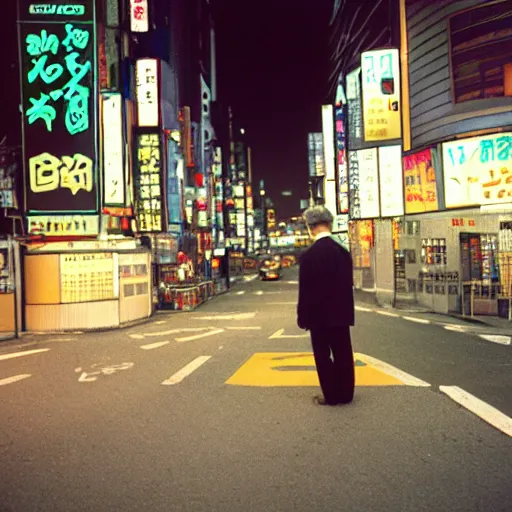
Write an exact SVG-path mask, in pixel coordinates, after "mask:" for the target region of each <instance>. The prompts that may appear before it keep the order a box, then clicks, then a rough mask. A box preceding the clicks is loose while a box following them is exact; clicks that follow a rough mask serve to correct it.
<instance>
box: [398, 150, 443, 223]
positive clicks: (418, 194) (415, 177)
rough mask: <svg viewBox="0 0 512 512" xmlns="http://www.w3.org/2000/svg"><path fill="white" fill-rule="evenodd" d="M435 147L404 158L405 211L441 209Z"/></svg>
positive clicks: (415, 211)
mask: <svg viewBox="0 0 512 512" xmlns="http://www.w3.org/2000/svg"><path fill="white" fill-rule="evenodd" d="M436 167H438V165H436V159H435V150H434V149H425V150H423V151H419V152H418V153H414V154H413V155H407V156H404V158H403V172H404V196H405V213H406V214H410V213H424V212H435V211H437V210H438V209H439V207H440V204H439V195H438V193H437V188H438V185H437V177H436Z"/></svg>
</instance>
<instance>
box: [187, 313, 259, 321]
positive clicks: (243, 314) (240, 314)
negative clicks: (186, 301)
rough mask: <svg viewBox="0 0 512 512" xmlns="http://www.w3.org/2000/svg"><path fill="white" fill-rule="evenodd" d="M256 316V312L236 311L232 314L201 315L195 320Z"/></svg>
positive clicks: (240, 318)
mask: <svg viewBox="0 0 512 512" xmlns="http://www.w3.org/2000/svg"><path fill="white" fill-rule="evenodd" d="M255 316H256V313H235V314H232V315H214V316H200V317H197V318H195V320H249V319H250V318H254V317H255Z"/></svg>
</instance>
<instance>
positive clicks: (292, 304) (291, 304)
mask: <svg viewBox="0 0 512 512" xmlns="http://www.w3.org/2000/svg"><path fill="white" fill-rule="evenodd" d="M267 304H274V305H276V306H296V305H297V302H267Z"/></svg>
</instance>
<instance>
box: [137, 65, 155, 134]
mask: <svg viewBox="0 0 512 512" xmlns="http://www.w3.org/2000/svg"><path fill="white" fill-rule="evenodd" d="M135 76H136V93H137V116H138V125H139V126H140V127H146V128H148V127H150V128H154V127H156V126H158V125H159V122H160V115H159V114H160V107H159V98H160V96H159V92H158V78H159V76H158V60H157V59H139V60H138V61H137V63H136V68H135Z"/></svg>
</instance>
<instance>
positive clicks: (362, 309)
mask: <svg viewBox="0 0 512 512" xmlns="http://www.w3.org/2000/svg"><path fill="white" fill-rule="evenodd" d="M354 309H355V310H356V311H373V309H371V308H363V306H355V308H354Z"/></svg>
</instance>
